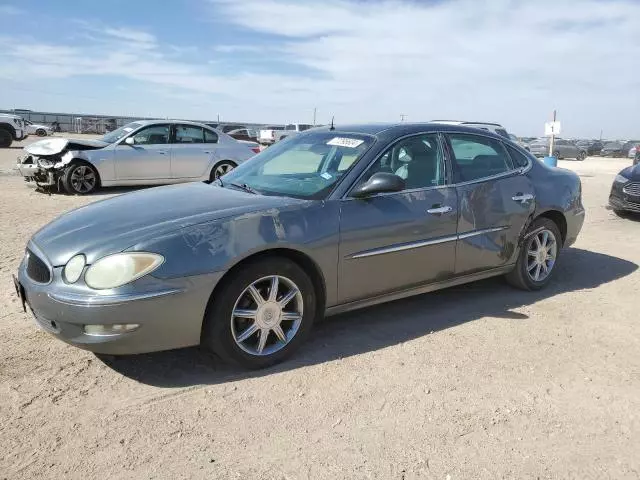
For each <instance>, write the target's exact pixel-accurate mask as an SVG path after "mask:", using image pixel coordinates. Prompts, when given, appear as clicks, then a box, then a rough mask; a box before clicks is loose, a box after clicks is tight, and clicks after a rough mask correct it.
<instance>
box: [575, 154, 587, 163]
mask: <svg viewBox="0 0 640 480" xmlns="http://www.w3.org/2000/svg"><path fill="white" fill-rule="evenodd" d="M586 158H587V152H579V153H578V156H577V157H576V160H579V161H581V162H582V161H584V160H585V159H586Z"/></svg>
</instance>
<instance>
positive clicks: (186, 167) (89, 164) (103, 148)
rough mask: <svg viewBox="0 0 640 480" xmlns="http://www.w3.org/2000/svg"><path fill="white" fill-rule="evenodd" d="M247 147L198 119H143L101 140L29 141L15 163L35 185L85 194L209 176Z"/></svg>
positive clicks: (243, 156) (240, 158)
mask: <svg viewBox="0 0 640 480" xmlns="http://www.w3.org/2000/svg"><path fill="white" fill-rule="evenodd" d="M251 147H252V146H251V145H247V144H244V143H241V142H238V141H237V140H235V139H234V138H231V137H230V136H228V135H227V134H225V133H222V132H220V131H217V130H215V129H212V128H210V127H207V126H205V125H202V124H200V123H195V122H187V121H177V120H147V121H139V122H133V123H129V124H127V125H125V126H123V127H121V128H119V129H117V130H114V131H113V132H110V133H107V134H106V135H104V136H103V137H102V138H101V139H99V140H89V139H75V138H74V139H67V138H58V137H56V138H48V139H45V140H41V141H38V142H35V143H32V144H31V145H28V146H26V147H25V148H24V154H23V155H21V156H20V157H19V158H18V164H17V166H16V168H17V170H18V171H19V172H20V174H21V175H22V176H23V177H24V178H25V180H26V181H27V182H35V184H36V185H37V186H38V187H43V188H44V187H46V188H57V189H58V190H60V191H67V192H68V193H71V194H80V195H83V194H88V193H92V192H94V191H95V190H96V189H98V188H100V187H110V186H126V185H163V184H170V183H182V182H192V181H213V180H215V179H216V178H218V177H220V176H221V175H224V174H225V173H227V172H229V171H230V170H232V169H233V168H235V167H236V166H237V165H239V164H240V163H242V162H244V161H245V160H248V159H249V158H251V157H252V156H253V155H255V154H256V153H257V149H256V148H251Z"/></svg>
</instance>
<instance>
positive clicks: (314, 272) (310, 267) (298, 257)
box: [204, 247, 327, 319]
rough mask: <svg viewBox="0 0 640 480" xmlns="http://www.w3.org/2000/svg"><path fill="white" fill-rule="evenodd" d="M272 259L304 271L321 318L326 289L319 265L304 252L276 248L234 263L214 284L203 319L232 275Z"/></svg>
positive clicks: (325, 299) (317, 316)
mask: <svg viewBox="0 0 640 480" xmlns="http://www.w3.org/2000/svg"><path fill="white" fill-rule="evenodd" d="M273 257H280V258H286V259H288V260H290V261H292V262H294V263H295V264H297V265H298V266H299V267H300V268H302V270H304V271H305V273H306V274H307V275H309V278H310V279H311V282H312V283H313V286H314V288H315V290H316V292H317V295H318V302H317V311H316V319H319V318H322V315H323V314H324V310H325V308H326V302H327V291H326V288H327V287H326V282H325V278H324V275H323V274H322V270H321V269H320V267H319V265H318V264H317V263H316V262H315V261H314V260H313V259H312V258H311V257H310V256H309V255H307V254H306V253H304V252H301V251H300V250H296V249H293V248H289V247H277V248H271V249H268V250H261V251H259V252H256V253H253V254H251V255H249V256H247V257H244V258H242V259H241V260H239V261H238V262H236V263H235V264H233V266H231V268H229V269H228V270H227V271H226V272H225V274H224V275H223V276H222V278H221V279H220V280H219V281H218V283H216V286H215V287H214V289H213V291H212V292H211V295H210V296H209V302H208V304H207V309H206V311H205V315H204V318H207V314H208V310H209V305H210V304H211V303H212V301H214V299H215V297H216V295H217V294H218V292H219V291H220V290H221V289H222V287H223V285H224V284H225V283H226V281H227V280H228V279H229V278H230V277H231V276H232V275H234V274H235V273H236V272H238V271H239V270H242V268H244V267H245V266H246V265H247V264H249V263H252V262H256V261H258V260H262V259H264V258H273Z"/></svg>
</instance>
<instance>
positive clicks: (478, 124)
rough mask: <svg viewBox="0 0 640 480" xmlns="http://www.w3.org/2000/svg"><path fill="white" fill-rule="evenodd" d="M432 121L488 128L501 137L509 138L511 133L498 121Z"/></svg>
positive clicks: (481, 128)
mask: <svg viewBox="0 0 640 480" xmlns="http://www.w3.org/2000/svg"><path fill="white" fill-rule="evenodd" d="M432 121H433V122H434V123H442V124H444V125H463V126H465V127H472V128H479V129H480V130H488V131H489V132H493V133H495V134H497V135H500V136H501V137H504V138H508V139H510V140H513V139H512V138H511V135H510V134H509V132H507V130H506V129H505V128H504V127H503V126H502V125H500V124H499V123H492V122H470V121H464V120H432Z"/></svg>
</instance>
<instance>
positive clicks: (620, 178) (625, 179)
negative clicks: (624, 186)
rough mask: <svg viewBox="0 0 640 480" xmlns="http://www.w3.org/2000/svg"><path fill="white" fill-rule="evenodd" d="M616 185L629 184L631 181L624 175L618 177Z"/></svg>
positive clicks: (615, 180) (615, 179)
mask: <svg viewBox="0 0 640 480" xmlns="http://www.w3.org/2000/svg"><path fill="white" fill-rule="evenodd" d="M613 181H614V182H615V183H627V182H628V181H629V179H628V178H627V177H625V176H623V175H620V174H618V175H616V178H614V179H613Z"/></svg>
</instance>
